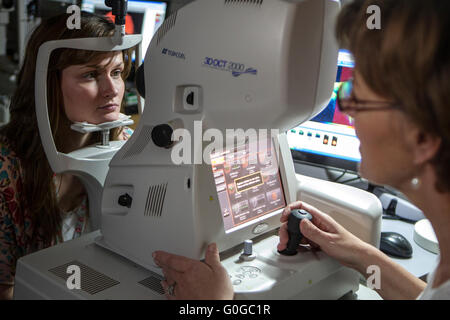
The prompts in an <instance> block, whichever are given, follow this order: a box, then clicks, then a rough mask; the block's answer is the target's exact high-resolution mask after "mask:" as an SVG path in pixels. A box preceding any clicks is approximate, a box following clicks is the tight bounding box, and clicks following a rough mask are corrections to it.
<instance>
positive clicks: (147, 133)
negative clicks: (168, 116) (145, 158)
mask: <svg viewBox="0 0 450 320" xmlns="http://www.w3.org/2000/svg"><path fill="white" fill-rule="evenodd" d="M150 141H152V127H151V126H144V128H142V131H141V133H140V134H139V136H138V138H137V140H136V142H135V143H134V144H133V145H132V146H131V148H130V149H128V150H127V152H126V153H125V155H124V156H123V158H124V159H126V158H129V157H133V156H135V155H138V154H139V153H141V152H142V150H144V148H145V147H146V146H147V144H148V143H149V142H150Z"/></svg>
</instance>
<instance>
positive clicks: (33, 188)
mask: <svg viewBox="0 0 450 320" xmlns="http://www.w3.org/2000/svg"><path fill="white" fill-rule="evenodd" d="M68 17H69V15H68V14H61V15H58V16H55V17H52V18H49V19H47V20H44V21H43V22H42V23H41V24H40V25H39V26H38V27H37V28H36V29H35V30H34V32H33V33H32V35H31V37H30V39H29V41H28V44H27V49H26V52H25V59H24V62H23V66H22V68H21V70H20V73H19V76H18V86H17V89H16V91H15V94H14V95H13V98H12V100H11V106H10V114H11V120H10V122H9V123H8V124H7V125H6V126H5V127H3V128H2V129H1V131H0V134H1V135H2V136H4V137H6V139H7V141H8V143H9V145H10V146H11V148H12V149H13V150H14V152H15V153H16V155H17V156H18V157H19V159H20V164H21V167H22V169H23V177H24V178H23V179H24V181H23V198H22V199H21V200H22V201H23V203H22V204H21V205H22V206H23V210H29V213H30V215H31V219H32V223H33V230H32V236H31V242H32V243H36V241H38V240H40V241H44V243H46V244H47V245H50V244H51V243H52V241H54V240H55V239H56V237H57V236H58V235H59V233H60V228H61V211H60V209H59V207H58V203H57V198H56V190H55V189H56V188H55V185H54V181H53V176H54V174H53V172H52V170H51V168H50V165H49V163H48V161H47V158H46V155H45V152H44V149H43V146H42V141H41V138H40V135H39V129H38V125H37V118H36V112H35V96H34V87H35V86H34V81H35V72H36V59H37V54H38V50H39V47H40V46H41V45H42V44H43V43H44V42H47V41H50V40H62V39H74V38H87V37H106V36H111V35H112V34H113V33H114V24H113V23H112V22H111V21H110V20H109V19H107V18H105V17H102V16H99V15H95V14H91V13H87V12H82V13H81V28H80V29H73V30H71V29H68V28H67V27H66V21H67V18H68ZM104 55H105V53H104V52H99V51H87V50H74V49H57V50H55V51H53V52H52V54H51V56H50V60H49V70H48V76H47V97H48V111H49V118H50V125H51V129H52V135H53V139H54V141H55V144H56V148H57V150H59V151H62V152H68V151H71V150H66V148H65V141H67V140H68V139H70V137H74V136H76V135H79V133H76V132H74V131H72V130H70V124H71V122H70V121H69V120H68V119H67V116H66V114H65V111H64V103H63V95H62V91H61V73H62V70H63V69H65V68H67V67H68V66H70V65H77V64H85V63H87V62H91V61H94V60H96V59H98V58H100V57H102V56H104ZM123 60H124V64H125V68H124V72H123V74H122V78H123V79H125V78H126V77H127V76H128V73H129V71H130V68H131V50H125V51H123ZM111 131H112V132H111V137H110V138H111V139H116V138H117V137H118V135H119V134H120V129H116V130H111ZM96 138H97V137H95V136H93V137H92V142H93V141H94V140H95V139H96ZM25 208H26V209H25Z"/></svg>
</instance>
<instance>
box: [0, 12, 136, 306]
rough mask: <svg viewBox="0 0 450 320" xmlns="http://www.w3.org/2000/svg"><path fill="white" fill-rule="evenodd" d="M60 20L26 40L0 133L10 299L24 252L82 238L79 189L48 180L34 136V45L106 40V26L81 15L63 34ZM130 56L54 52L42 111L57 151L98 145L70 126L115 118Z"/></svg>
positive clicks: (2, 232)
mask: <svg viewBox="0 0 450 320" xmlns="http://www.w3.org/2000/svg"><path fill="white" fill-rule="evenodd" d="M68 17H69V15H66V14H62V15H59V16H56V17H53V18H50V19H48V20H45V21H43V22H42V23H41V24H40V25H39V26H38V27H37V28H36V30H35V31H34V32H33V34H32V35H31V37H30V39H29V41H28V45H27V50H26V54H25V60H24V63H23V66H22V69H21V71H20V74H19V78H18V86H17V90H16V92H15V94H14V96H13V98H12V102H11V106H10V113H11V121H10V122H9V123H8V124H7V125H6V126H4V127H2V128H1V129H0V150H1V151H0V298H3V299H11V298H12V295H13V289H12V288H13V285H14V275H15V269H16V263H17V260H18V259H19V258H20V257H22V256H24V255H26V254H29V253H32V252H35V251H37V250H40V249H43V248H46V247H49V246H52V245H54V244H56V243H58V242H62V241H66V240H70V239H73V238H76V237H79V236H80V235H81V234H82V233H84V232H88V231H89V230H90V227H89V214H88V202H87V194H86V192H85V189H84V187H83V185H82V183H81V182H80V180H78V178H76V177H75V176H73V175H71V174H58V175H55V174H54V173H53V172H52V170H51V168H50V165H49V163H48V161H47V158H46V155H45V153H44V149H43V146H42V141H41V138H40V135H39V131H38V125H37V120H36V112H35V96H34V79H35V70H36V59H37V53H38V50H39V47H40V46H41V45H42V44H43V43H44V42H47V41H50V40H62V39H73V38H87V37H107V36H111V35H113V34H114V24H113V23H112V22H111V21H110V20H108V19H107V18H104V17H101V16H97V15H94V14H89V13H85V12H82V14H81V28H80V29H73V30H69V29H67V27H66V21H67V18H68ZM130 54H131V51H130V50H125V51H116V52H107V53H105V52H99V51H86V50H74V49H57V50H55V51H54V52H52V54H51V57H50V61H49V70H48V77H47V87H48V111H49V117H50V123H51V129H52V134H53V138H54V140H55V144H56V148H57V150H58V151H60V152H64V153H69V152H71V151H74V150H76V149H79V148H81V147H84V146H87V145H89V144H92V143H96V142H99V141H100V136H99V133H91V134H81V133H78V132H76V131H73V130H71V129H70V125H71V124H72V123H73V122H83V121H87V122H89V123H92V124H99V123H103V122H109V121H114V120H117V119H118V117H119V114H120V110H121V106H122V101H123V96H124V91H125V83H124V79H126V77H127V75H128V73H129V71H130V67H131V58H130V57H131V55H130ZM131 133H132V132H131V130H130V129H129V128H117V129H113V130H111V134H110V139H111V140H125V139H127V138H128V137H129V136H130V134H131Z"/></svg>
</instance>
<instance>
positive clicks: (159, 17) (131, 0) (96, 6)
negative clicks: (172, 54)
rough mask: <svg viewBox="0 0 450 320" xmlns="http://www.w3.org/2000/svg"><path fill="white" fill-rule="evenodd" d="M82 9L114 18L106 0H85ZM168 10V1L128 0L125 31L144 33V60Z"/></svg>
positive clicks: (128, 32)
mask: <svg viewBox="0 0 450 320" xmlns="http://www.w3.org/2000/svg"><path fill="white" fill-rule="evenodd" d="M81 9H82V10H84V11H89V12H95V13H99V14H103V15H106V16H109V17H111V18H112V19H113V20H114V17H113V16H112V14H111V9H110V8H109V7H107V6H106V5H105V0H83V2H82V7H81ZM166 10H167V3H166V2H164V1H137V0H128V13H127V17H126V20H125V32H126V33H127V34H142V60H143V59H144V57H145V53H146V52H147V48H148V46H149V45H150V41H151V40H152V38H153V35H154V34H155V33H156V31H157V30H158V28H159V27H160V26H161V24H162V23H163V21H164V18H165V16H166ZM133 61H134V56H133Z"/></svg>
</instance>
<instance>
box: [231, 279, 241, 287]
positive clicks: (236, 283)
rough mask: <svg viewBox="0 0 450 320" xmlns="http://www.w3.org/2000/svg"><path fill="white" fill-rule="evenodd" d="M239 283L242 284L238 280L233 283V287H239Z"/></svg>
mask: <svg viewBox="0 0 450 320" xmlns="http://www.w3.org/2000/svg"><path fill="white" fill-rule="evenodd" d="M241 283H242V280H239V279H237V280H234V281H233V285H234V286H237V285H239V284H241Z"/></svg>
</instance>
